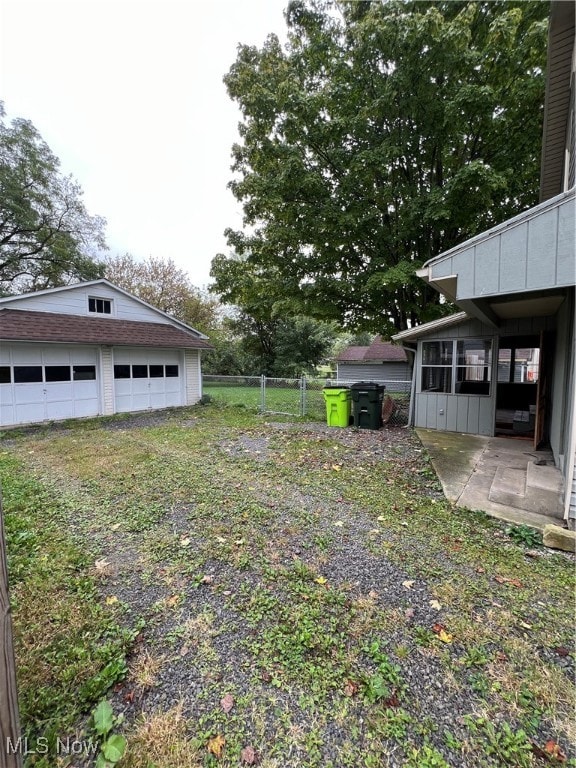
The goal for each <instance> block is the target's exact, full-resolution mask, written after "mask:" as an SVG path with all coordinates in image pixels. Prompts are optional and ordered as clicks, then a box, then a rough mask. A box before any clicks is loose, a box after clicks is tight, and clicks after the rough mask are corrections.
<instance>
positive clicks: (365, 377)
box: [336, 336, 412, 392]
mask: <svg viewBox="0 0 576 768" xmlns="http://www.w3.org/2000/svg"><path fill="white" fill-rule="evenodd" d="M336 378H337V379H338V381H339V382H343V383H346V382H350V383H353V382H355V381H376V382H382V383H384V384H385V385H386V387H387V388H388V389H394V390H395V391H399V392H404V391H409V390H410V380H411V378H412V370H411V368H410V364H409V362H408V358H407V357H406V352H405V351H404V349H402V347H398V346H395V345H394V344H392V343H391V342H389V341H382V339H381V338H380V336H377V337H376V338H375V339H374V341H373V342H372V344H370V346H369V347H347V349H344V350H343V351H342V352H341V353H340V354H339V355H338V357H337V358H336ZM395 382H397V384H396V385H395V384H394V383H395Z"/></svg>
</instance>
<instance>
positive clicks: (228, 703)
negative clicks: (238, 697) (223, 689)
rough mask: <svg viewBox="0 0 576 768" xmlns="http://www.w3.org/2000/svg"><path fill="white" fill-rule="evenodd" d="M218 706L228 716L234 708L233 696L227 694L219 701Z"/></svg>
mask: <svg viewBox="0 0 576 768" xmlns="http://www.w3.org/2000/svg"><path fill="white" fill-rule="evenodd" d="M220 706H221V707H222V709H223V710H224V712H226V714H228V712H230V710H231V709H232V707H233V706H234V696H232V694H231V693H227V694H226V696H224V697H223V698H222V699H220Z"/></svg>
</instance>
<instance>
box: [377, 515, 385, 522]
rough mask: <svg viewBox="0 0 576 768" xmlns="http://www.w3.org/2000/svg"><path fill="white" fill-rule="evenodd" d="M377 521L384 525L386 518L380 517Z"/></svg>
mask: <svg viewBox="0 0 576 768" xmlns="http://www.w3.org/2000/svg"><path fill="white" fill-rule="evenodd" d="M376 520H378V522H379V523H383V522H384V521H385V520H386V518H385V517H384V515H378V517H377V518H376Z"/></svg>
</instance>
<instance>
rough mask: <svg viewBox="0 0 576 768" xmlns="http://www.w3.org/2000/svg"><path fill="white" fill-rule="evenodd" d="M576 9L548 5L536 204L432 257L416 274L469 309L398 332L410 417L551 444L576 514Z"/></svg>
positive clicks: (567, 503) (569, 512)
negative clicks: (407, 367) (409, 362)
mask: <svg viewBox="0 0 576 768" xmlns="http://www.w3.org/2000/svg"><path fill="white" fill-rule="evenodd" d="M574 8H575V6H574V3H566V2H552V4H551V17H550V29H549V43H548V71H547V84H546V101H545V113H544V133H543V147H542V163H541V179H540V189H541V197H540V203H539V204H538V205H536V206H535V207H533V208H531V209H529V210H527V211H524V212H522V213H519V214H518V215H517V216H515V217H514V218H512V219H509V220H508V221H505V222H503V223H502V224H499V225H498V226H496V227H494V228H492V229H490V230H488V231H487V232H483V233H482V234H480V235H478V236H476V237H473V238H472V239H470V240H468V241H466V242H464V243H462V244H461V245H459V246H457V247H456V248H452V249H451V250H449V251H447V252H445V253H442V254H440V255H439V256H436V257H435V258H433V259H431V260H430V261H428V262H427V263H426V264H425V265H424V266H423V268H422V270H420V271H419V273H418V274H419V276H420V277H422V278H423V279H424V280H426V281H427V282H428V283H429V284H430V285H431V286H432V287H433V288H435V289H436V290H437V291H438V292H439V293H441V294H442V295H443V296H444V297H446V299H448V300H449V301H451V302H453V303H454V304H456V305H457V306H458V307H459V309H460V310H462V311H460V312H458V313H457V314H454V315H451V316H448V317H444V318H442V319H440V320H436V321H433V322H431V323H427V324H425V325H422V326H420V327H417V328H414V329H410V330H407V331H404V332H402V333H399V334H396V335H395V336H394V337H393V338H394V340H395V341H397V342H400V343H402V344H403V345H406V346H408V347H409V348H412V349H413V350H414V351H415V365H414V378H413V393H414V397H413V406H412V423H413V424H414V425H415V426H416V427H423V428H428V429H434V430H447V431H453V432H460V433H470V434H480V435H487V436H498V435H502V436H514V437H517V438H529V439H530V440H531V444H530V446H529V447H533V448H534V449H536V448H538V447H540V446H541V445H544V444H546V445H549V447H550V449H551V452H552V455H553V460H554V464H555V466H556V467H557V469H558V470H559V471H560V473H561V481H562V482H561V483H560V486H561V494H562V500H561V504H562V507H563V515H564V517H565V518H568V517H570V518H576V469H575V453H576V450H575V447H576V395H575V378H576V371H575V350H574V343H575V336H574V316H575V285H576V250H575V222H574V211H575V191H574V183H575V162H574V160H575V139H574V129H575V112H574V87H575V86H574V81H575V44H574ZM528 452H529V451H528Z"/></svg>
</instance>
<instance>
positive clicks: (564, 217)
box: [430, 190, 576, 301]
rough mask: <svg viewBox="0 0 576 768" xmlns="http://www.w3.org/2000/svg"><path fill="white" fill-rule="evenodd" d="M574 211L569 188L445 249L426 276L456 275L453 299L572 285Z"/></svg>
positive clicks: (575, 276)
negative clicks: (445, 252)
mask: <svg viewBox="0 0 576 768" xmlns="http://www.w3.org/2000/svg"><path fill="white" fill-rule="evenodd" d="M574 211H575V205H574V190H572V191H571V192H569V193H565V194H563V195H561V196H559V197H557V198H554V199H553V200H550V201H547V202H546V203H542V204H541V205H539V206H537V207H536V208H532V209H531V210H530V211H528V212H526V213H525V214H522V215H521V216H518V217H515V218H514V219H510V220H509V221H508V222H506V223H505V224H503V225H501V226H500V227H496V228H494V229H493V230H491V231H489V232H487V233H485V234H484V235H482V236H479V237H477V238H474V239H473V240H471V241H468V244H466V243H465V244H464V245H463V246H462V247H461V248H460V249H454V250H453V251H451V252H448V253H447V254H446V255H445V256H444V257H443V258H441V259H439V260H438V261H436V262H433V263H432V264H430V279H431V280H432V281H434V280H435V279H436V278H441V277H447V276H449V275H457V276H458V280H457V295H456V300H457V301H458V300H465V299H474V298H479V297H483V296H498V295H502V294H513V293H518V292H523V291H531V290H544V289H548V288H558V287H566V286H572V285H574V284H575V283H576V267H575V264H574V227H575V222H574Z"/></svg>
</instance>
